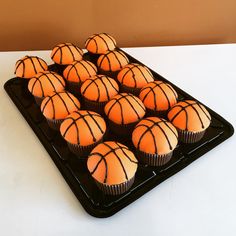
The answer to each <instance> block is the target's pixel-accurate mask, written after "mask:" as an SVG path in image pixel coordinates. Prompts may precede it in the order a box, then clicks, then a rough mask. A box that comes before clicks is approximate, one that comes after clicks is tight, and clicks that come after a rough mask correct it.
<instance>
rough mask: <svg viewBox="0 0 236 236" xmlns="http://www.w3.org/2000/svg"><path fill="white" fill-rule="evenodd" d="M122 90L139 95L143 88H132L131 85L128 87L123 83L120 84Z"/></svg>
mask: <svg viewBox="0 0 236 236" xmlns="http://www.w3.org/2000/svg"><path fill="white" fill-rule="evenodd" d="M120 90H121V92H123V93H132V94H133V95H135V96H137V97H138V96H139V93H140V90H141V88H130V87H127V86H125V85H123V84H120Z"/></svg>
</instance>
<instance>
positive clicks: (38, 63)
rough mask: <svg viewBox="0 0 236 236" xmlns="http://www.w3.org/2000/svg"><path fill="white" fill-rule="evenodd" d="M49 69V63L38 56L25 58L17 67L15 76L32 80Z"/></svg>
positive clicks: (18, 62)
mask: <svg viewBox="0 0 236 236" xmlns="http://www.w3.org/2000/svg"><path fill="white" fill-rule="evenodd" d="M47 69H48V65H47V63H46V62H45V61H44V60H43V59H41V58H39V57H36V56H25V57H23V58H21V59H19V60H18V61H17V62H16V65H15V75H16V76H17V77H19V78H25V79H30V78H32V77H33V76H35V75H36V74H37V73H39V72H42V71H45V70H47Z"/></svg>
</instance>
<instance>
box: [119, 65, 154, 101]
mask: <svg viewBox="0 0 236 236" xmlns="http://www.w3.org/2000/svg"><path fill="white" fill-rule="evenodd" d="M117 80H118V81H119V82H120V85H121V91H122V92H126V93H133V94H134V95H136V96H138V95H139V92H140V90H141V88H142V87H144V86H145V85H146V84H147V83H149V82H152V81H154V78H153V75H152V73H151V71H150V70H149V69H148V68H147V67H146V66H143V65H140V64H136V63H130V64H128V65H126V66H125V67H124V68H123V69H122V70H121V71H120V72H119V73H118V75H117Z"/></svg>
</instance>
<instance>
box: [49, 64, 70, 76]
mask: <svg viewBox="0 0 236 236" xmlns="http://www.w3.org/2000/svg"><path fill="white" fill-rule="evenodd" d="M67 66H68V65H60V64H57V63H54V65H53V67H54V69H53V71H55V72H56V73H58V74H59V75H61V76H63V71H64V70H65V68H66V67H67Z"/></svg>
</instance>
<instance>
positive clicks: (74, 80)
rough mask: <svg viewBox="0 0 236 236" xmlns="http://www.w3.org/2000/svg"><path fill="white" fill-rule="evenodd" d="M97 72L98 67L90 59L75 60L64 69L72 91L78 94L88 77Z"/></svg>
mask: <svg viewBox="0 0 236 236" xmlns="http://www.w3.org/2000/svg"><path fill="white" fill-rule="evenodd" d="M96 74H97V67H96V66H95V65H94V64H93V63H92V62H90V61H86V60H80V61H74V62H73V63H72V64H70V65H68V66H67V67H66V69H65V70H64V71H63V77H64V78H65V80H66V82H67V88H68V90H69V91H70V92H72V93H74V94H78V93H79V91H80V86H81V84H82V83H83V82H84V81H85V80H86V79H88V78H90V77H92V76H94V75H96Z"/></svg>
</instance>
